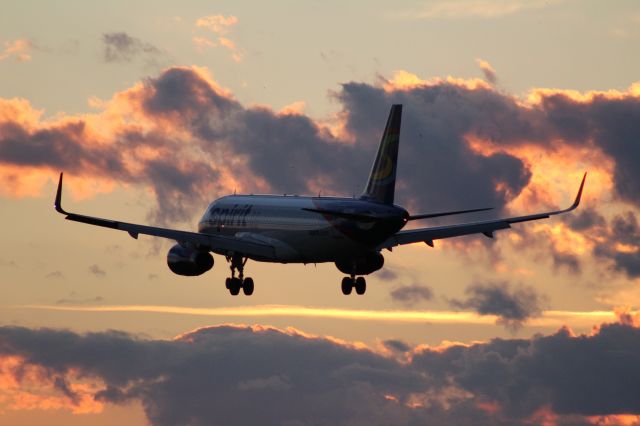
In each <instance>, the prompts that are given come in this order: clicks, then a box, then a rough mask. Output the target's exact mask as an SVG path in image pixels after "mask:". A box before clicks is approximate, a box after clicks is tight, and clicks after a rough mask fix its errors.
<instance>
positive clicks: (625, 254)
mask: <svg viewBox="0 0 640 426" xmlns="http://www.w3.org/2000/svg"><path fill="white" fill-rule="evenodd" d="M593 237H594V239H596V238H597V239H598V240H599V241H598V242H597V243H596V244H594V247H595V248H594V254H595V255H596V256H597V257H600V258H604V259H609V260H612V261H613V268H614V270H616V271H619V272H623V273H625V274H626V275H627V277H629V278H638V277H640V226H638V219H637V218H636V215H635V213H633V212H631V211H629V212H626V213H625V214H622V215H617V216H615V217H614V218H613V220H612V221H611V223H610V226H609V227H608V228H607V229H606V230H605V231H603V230H602V228H600V232H599V235H598V234H596V235H593ZM598 237H600V238H598Z"/></svg>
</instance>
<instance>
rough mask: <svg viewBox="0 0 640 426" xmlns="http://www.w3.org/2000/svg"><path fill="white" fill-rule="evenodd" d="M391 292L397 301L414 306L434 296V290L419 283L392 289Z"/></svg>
mask: <svg viewBox="0 0 640 426" xmlns="http://www.w3.org/2000/svg"><path fill="white" fill-rule="evenodd" d="M389 294H390V295H391V298H392V299H393V300H394V301H395V302H400V303H402V304H404V305H405V306H413V305H415V304H417V303H420V302H425V301H429V300H431V299H432V298H433V290H431V288H429V287H427V286H423V285H419V284H411V285H405V286H401V287H398V288H396V289H394V290H392V291H391V293H389Z"/></svg>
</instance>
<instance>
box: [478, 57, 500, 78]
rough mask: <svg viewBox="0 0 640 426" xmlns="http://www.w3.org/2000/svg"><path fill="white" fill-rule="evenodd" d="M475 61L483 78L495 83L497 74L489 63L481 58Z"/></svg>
mask: <svg viewBox="0 0 640 426" xmlns="http://www.w3.org/2000/svg"><path fill="white" fill-rule="evenodd" d="M476 63H477V64H478V66H479V67H480V69H481V70H482V74H484V79H485V80H487V82H489V83H491V84H496V82H497V81H498V76H497V75H496V70H495V69H493V67H492V66H491V64H490V63H489V62H487V61H485V60H483V59H476Z"/></svg>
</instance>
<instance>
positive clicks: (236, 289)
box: [225, 255, 254, 296]
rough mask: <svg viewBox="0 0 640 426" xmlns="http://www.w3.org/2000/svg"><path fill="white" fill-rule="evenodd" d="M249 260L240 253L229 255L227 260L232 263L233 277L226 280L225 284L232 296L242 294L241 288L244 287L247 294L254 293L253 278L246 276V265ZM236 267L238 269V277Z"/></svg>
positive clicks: (243, 289)
mask: <svg viewBox="0 0 640 426" xmlns="http://www.w3.org/2000/svg"><path fill="white" fill-rule="evenodd" d="M247 260H248V258H247V257H245V258H243V257H242V256H239V255H234V256H232V257H227V261H229V262H230V263H231V277H230V278H227V279H226V280H225V286H226V287H227V289H228V290H229V293H231V295H232V296H237V295H238V294H240V289H242V291H243V292H244V294H245V295H246V296H251V295H252V294H253V287H254V286H253V278H251V277H246V278H245V277H244V265H245V264H246V263H247ZM236 269H237V270H238V276H237V277H236Z"/></svg>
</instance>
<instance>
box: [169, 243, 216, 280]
mask: <svg viewBox="0 0 640 426" xmlns="http://www.w3.org/2000/svg"><path fill="white" fill-rule="evenodd" d="M167 265H168V266H169V269H171V271H172V272H173V273H174V274H178V275H185V276H188V277H194V276H196V275H202V274H204V273H205V272H207V271H208V270H209V269H211V268H212V267H213V256H211V253H209V252H208V251H202V250H198V249H196V248H194V247H192V246H189V245H184V244H176V245H175V246H173V247H171V249H170V250H169V253H167Z"/></svg>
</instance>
